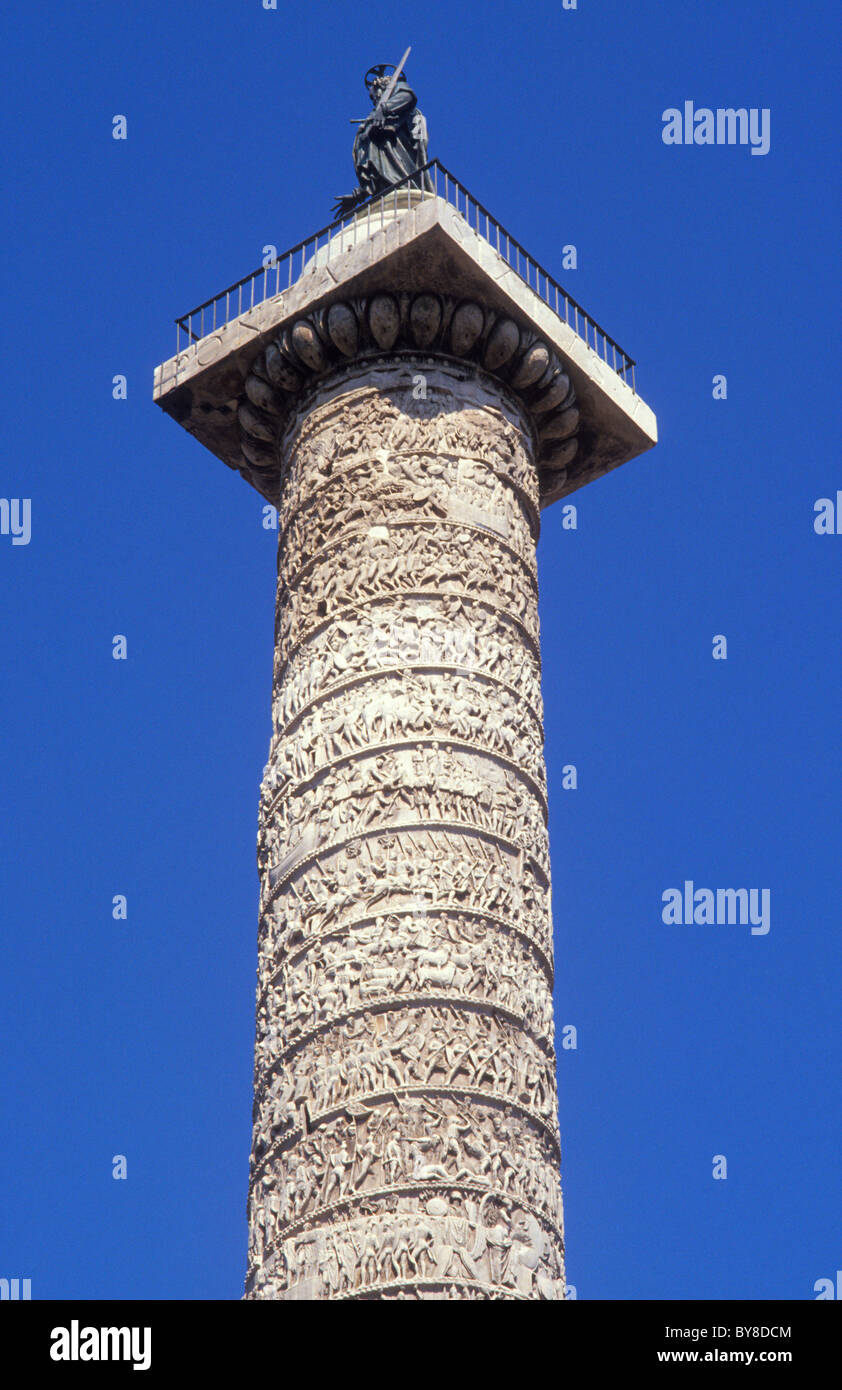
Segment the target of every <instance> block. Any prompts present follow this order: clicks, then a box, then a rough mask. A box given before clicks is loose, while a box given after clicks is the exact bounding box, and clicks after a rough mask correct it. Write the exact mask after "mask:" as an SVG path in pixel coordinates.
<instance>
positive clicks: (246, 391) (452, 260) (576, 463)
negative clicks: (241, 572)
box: [155, 192, 657, 506]
mask: <svg viewBox="0 0 842 1390" xmlns="http://www.w3.org/2000/svg"><path fill="white" fill-rule="evenodd" d="M564 315H565V316H564V317H562V316H561V314H560V313H556V312H555V311H554V309H553V308H552V307H551V306H550V305H549V304H548V303H547V302H546V301H545V298H544V297H542V296H541V294H539V293H538V292H537V291H536V289H533V288H532V287H531V286H530V285H529V284H527V283H526V282H525V281H524V280H523V279H522V278H521V276H520V275H518V274H517V273H516V271H515V269H514V268H513V267H512V266H511V265H510V264H509V263H508V261H507V260H506V259H505V258H504V257H503V256H502V255H501V254H499V253H498V251H497V250H496V249H495V247H494V246H493V245H492V244H491V243H490V242H489V241H488V240H487V239H486V238H485V237H483V236H482V235H480V234H479V232H477V231H475V230H474V229H473V228H472V227H470V226H469V225H468V224H467V222H466V221H465V219H464V218H463V217H462V216H461V215H460V214H459V213H458V212H457V211H456V209H455V208H454V207H452V206H451V205H450V203H448V202H446V201H445V200H444V199H442V198H440V197H436V196H433V195H419V194H418V193H417V192H413V193H412V194H410V195H407V194H404V196H403V200H402V201H399V200H397V199H396V200H395V206H394V207H390V208H389V209H388V213H386V212H384V211H383V210H382V209H381V212H380V213H379V214H378V215H377V217H376V218H375V219H374V225H372V217H371V213H370V210H369V211H368V213H366V214H361V215H360V217H359V218H358V219H355V221H354V222H353V223H352V224H351V225H350V226H349V227H344V228H342V229H341V230H340V231H338V232H337V233H336V235H335V236H334V237H332V238H331V240H330V241H329V242H328V243H327V245H325V246H323V247H322V248H321V249H319V250H317V251H316V252H315V254H313V255H312V256H311V257H310V259H309V260H305V261H304V265H303V268H302V270H301V272H300V273H299V275H298V278H297V279H295V280H294V281H293V283H292V284H290V285H289V286H288V287H287V288H286V289H285V290H284V291H283V292H282V293H280V294H277V295H275V296H273V297H271V298H269V299H265V300H263V301H262V302H261V303H260V304H257V305H255V306H254V307H253V308H251V309H249V310H248V311H247V312H245V313H243V314H241V315H239V316H238V317H236V318H232V319H230V320H229V321H228V322H226V323H224V324H223V325H222V326H221V327H219V328H216V329H214V330H213V331H212V332H210V333H207V334H206V335H205V336H204V337H202V338H200V339H199V340H198V341H196V342H194V343H192V344H191V345H190V347H188V348H186V349H185V350H183V351H181V352H179V353H178V354H177V355H176V356H175V357H174V358H171V359H170V361H168V362H165V363H164V364H162V365H161V366H160V367H158V368H157V369H156V373H155V399H156V401H157V402H158V404H159V405H160V406H161V407H162V409H164V410H165V411H167V413H169V414H170V415H172V416H173V418H174V419H176V420H177V421H178V422H179V423H180V424H182V425H183V426H184V428H185V429H187V430H188V431H189V432H190V433H191V434H193V435H195V437H196V438H197V439H199V441H200V442H201V443H203V444H204V445H205V446H206V447H207V448H208V449H210V450H211V452H213V453H214V454H216V456H217V457H218V458H221V459H222V460H223V462H225V463H226V464H227V465H228V466H229V467H231V468H234V469H236V470H237V471H238V472H240V473H241V474H242V476H243V477H244V478H245V480H246V481H247V482H249V483H250V484H251V485H252V486H253V487H255V488H256V489H257V490H258V491H259V492H260V493H261V494H262V495H263V496H264V497H266V498H267V499H268V500H269V501H271V502H272V503H273V504H275V505H277V502H278V462H277V453H276V448H277V442H278V439H279V437H280V435H281V434H282V432H283V429H284V427H285V424H286V421H287V419H288V418H289V416H290V414H291V412H292V411H293V408H294V406H295V404H296V399H297V397H299V396H300V394H301V393H302V392H306V391H307V389H308V388H309V387H310V386H311V385H312V384H313V382H314V381H315V380H316V379H318V378H319V377H320V376H322V375H324V374H325V373H327V372H329V371H331V370H333V369H334V368H335V367H337V366H338V365H340V364H342V363H343V362H344V363H346V364H347V363H348V362H349V361H351V360H354V359H355V358H357V357H366V358H369V359H376V358H377V356H378V355H383V354H389V355H390V357H394V355H395V354H401V353H413V354H418V353H419V352H420V353H426V354H430V355H432V354H435V355H444V356H447V357H450V358H454V359H457V360H459V361H461V362H463V363H464V364H466V366H473V367H474V368H476V369H478V370H482V371H487V372H489V373H491V374H492V375H494V376H496V377H497V378H498V379H499V380H500V381H502V382H503V383H505V384H506V386H507V387H508V388H509V389H510V390H512V391H513V392H515V393H516V394H517V395H518V396H519V398H520V400H521V402H522V404H523V406H524V408H525V410H526V412H527V414H528V416H529V418H530V420H531V423H532V427H533V430H534V435H535V440H536V463H537V466H538V470H539V480H540V496H541V505H542V506H546V505H548V504H549V503H550V502H554V501H556V500H558V499H559V498H562V497H565V496H567V495H568V494H569V493H571V492H574V491H576V490H577V489H578V488H580V487H582V486H583V485H584V484H585V483H587V482H590V481H592V480H593V479H595V478H598V477H600V476H602V474H604V473H606V472H608V471H609V470H611V469H613V468H616V467H618V466H619V465H620V464H622V463H625V462H627V461H628V460H629V459H631V458H634V457H635V456H636V455H637V454H639V453H642V452H643V451H644V450H645V449H648V448H650V447H651V446H652V445H653V444H654V443H655V442H656V439H657V426H656V421H655V417H654V415H653V414H652V411H651V410H650V409H649V407H648V406H647V405H646V404H645V403H644V401H643V400H642V399H641V398H640V396H638V395H637V394H636V392H635V391H634V390H633V389H632V387H631V386H630V385H629V384H628V383H627V381H626V380H624V378H623V377H622V376H621V375H620V374H619V373H618V372H615V371H613V370H612V368H611V367H610V366H609V365H608V364H607V363H606V361H604V360H603V358H602V357H601V356H600V355H599V353H597V352H596V351H595V350H594V349H593V348H592V347H591V346H589V344H588V343H587V342H586V341H584V340H583V338H582V337H581V336H580V334H579V333H578V332H577V331H576V326H575V325H574V324H573V323H571V322H567V321H566V320H567V319H568V318H569V317H570V314H569V306H565V308H564ZM586 331H587V330H586Z"/></svg>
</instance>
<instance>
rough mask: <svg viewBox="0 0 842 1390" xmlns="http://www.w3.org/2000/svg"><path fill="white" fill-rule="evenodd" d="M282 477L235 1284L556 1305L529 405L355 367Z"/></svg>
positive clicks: (407, 373)
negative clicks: (253, 1026)
mask: <svg viewBox="0 0 842 1390" xmlns="http://www.w3.org/2000/svg"><path fill="white" fill-rule="evenodd" d="M370 312H371V311H370ZM375 312H378V310H375ZM419 314H421V315H422V316H423V317H424V318H425V319H426V320H427V322H428V323H431V322H432V321H433V320H434V319H435V314H434V312H433V311H432V310H431V309H430V306H429V305H427V304H425V305H423V306H422V310H420V311H419ZM416 317H418V315H417V316H416ZM409 322H410V325H411V315H410V316H409ZM410 331H412V332H414V330H413V329H412V327H411V328H410ZM419 376H420V377H421V379H422V380H423V382H424V394H423V396H421V397H419V396H418V395H417V394H416V390H415V388H416V387H417V384H418V380H419ZM279 473H280V478H281V493H280V501H281V507H280V515H279V550H278V614H277V625H276V659H275V696H274V729H275V732H274V736H273V740H272V747H271V750H270V758H269V763H268V764H267V767H266V771H265V774H264V779H263V787H262V801H261V816H260V837H259V851H258V859H259V864H260V866H261V876H262V895H261V926H260V964H259V983H258V1005H257V1020H258V1022H257V1044H256V1055H255V1126H254V1142H253V1154H252V1173H251V1184H250V1202H249V1213H250V1244H249V1274H248V1280H247V1297H250V1298H260V1299H264V1298H275V1299H285V1300H286V1299H297V1298H307V1299H332V1298H355V1299H388V1298H391V1297H397V1296H400V1297H410V1298H419V1299H420V1298H423V1299H430V1298H432V1299H444V1298H460V1299H464V1298H482V1299H497V1298H503V1299H518V1298H526V1299H540V1298H545V1299H558V1298H563V1296H564V1264H563V1235H562V1214H561V1195H560V1190H559V1182H558V1127H557V1115H556V1095H555V1061H554V1050H553V1021H552V994H551V991H552V929H551V921H550V892H549V857H548V849H547V830H546V815H547V804H546V776H545V771H544V761H543V736H542V722H541V720H542V709H541V696H540V684H539V657H538V642H539V635H538V614H537V583H536V569H535V541H536V536H537V532H538V506H539V482H538V474H537V470H536V468H535V464H534V458H533V434H532V429H531V426H530V423H529V419H528V416H527V415H526V413H525V411H524V409H523V406H522V404H521V402H520V400H519V398H518V396H517V395H516V394H514V393H513V392H511V391H510V390H509V389H508V388H507V387H505V386H504V385H503V384H502V383H500V382H498V381H495V380H494V379H493V378H492V377H490V376H488V375H486V374H485V373H484V372H480V373H479V374H477V370H476V369H475V368H471V367H470V366H468V365H464V366H463V365H461V364H458V363H456V362H454V361H453V360H452V358H448V357H444V356H436V355H435V354H432V355H426V356H425V355H423V354H418V355H416V357H415V358H412V357H411V356H409V355H408V354H407V355H406V356H402V355H398V356H396V357H395V358H393V359H391V360H387V361H385V362H384V361H383V360H379V361H376V362H371V363H370V364H369V363H366V362H365V361H364V360H360V359H358V360H357V362H356V363H355V364H353V365H349V366H347V367H345V368H343V369H339V370H335V371H334V372H332V373H330V374H328V375H326V376H325V377H324V378H323V379H322V380H321V382H320V383H319V384H318V385H317V387H316V389H315V391H314V392H312V391H311V393H310V394H309V395H308V397H307V402H306V406H302V408H301V410H300V411H298V412H294V413H293V414H292V415H291V417H290V419H289V421H288V423H287V427H286V431H285V434H284V437H283V439H282V441H281V444H280V453H279Z"/></svg>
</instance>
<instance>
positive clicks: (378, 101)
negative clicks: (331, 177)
mask: <svg viewBox="0 0 842 1390" xmlns="http://www.w3.org/2000/svg"><path fill="white" fill-rule="evenodd" d="M410 52H411V49H409V48H408V49H407V50H406V53H404V55H403V57H402V59H401V61H400V63H399V64H398V66H397V67H396V68H393V67H392V65H391V63H378V64H376V66H374V67H371V68H369V70H368V72H367V73H366V75H365V85H366V87H367V88H368V93H369V96H370V98H371V102H372V106H373V107H374V109H373V111H371V113H370V114H369V115H368V116H366V117H365V118H364V119H363V120H361V121H355V122H353V124H355V125H358V126H359V129H358V131H357V134H356V138H355V140H354V168H355V169H356V171H357V178H358V179H359V181H360V182H359V187H358V188H355V189H354V191H353V193H346V194H344V195H342V196H341V197H339V198H337V199H336V203H335V204H334V215H335V216H336V217H345V216H347V215H348V213H350V212H353V210H354V208H355V207H356V206H357V205H358V204H359V203H362V202H364V201H365V199H366V198H371V197H373V196H374V195H375V194H376V193H383V192H385V190H386V189H387V188H391V186H392V184H394V183H397V182H398V181H399V180H400V179H403V178H405V177H406V175H407V174H411V173H412V172H413V170H415V169H420V168H422V167H423V165H425V164H426V163H427V122H426V121H425V120H424V117H423V116H422V114H421V112H420V111H419V110H418V103H417V99H416V96H415V93H414V92H413V90H412V88H411V87H410V85H409V83H408V82H407V80H406V74H405V73H404V64H405V62H406V60H407V58H408V57H409V54H410ZM418 187H423V188H425V189H430V188H431V187H432V184H431V181H430V177H429V174H423V175H422V176H421V177H420V178H419V180H418Z"/></svg>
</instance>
